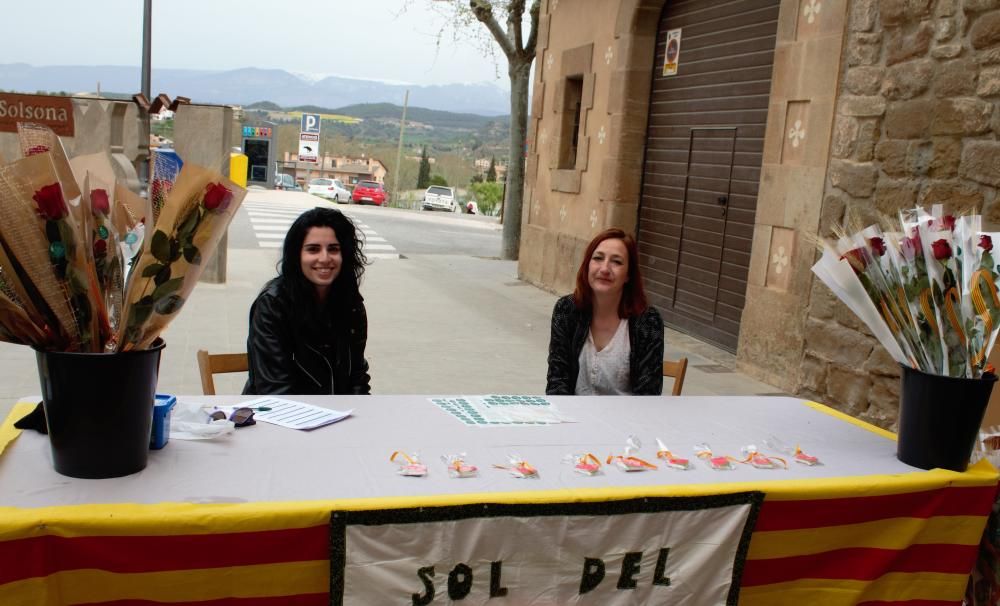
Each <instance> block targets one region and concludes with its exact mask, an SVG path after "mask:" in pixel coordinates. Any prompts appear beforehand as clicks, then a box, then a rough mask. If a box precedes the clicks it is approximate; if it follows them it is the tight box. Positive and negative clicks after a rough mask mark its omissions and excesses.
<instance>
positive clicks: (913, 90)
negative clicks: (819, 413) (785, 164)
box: [799, 0, 1000, 428]
mask: <svg viewBox="0 0 1000 606" xmlns="http://www.w3.org/2000/svg"><path fill="white" fill-rule="evenodd" d="M998 101H1000V0H851V5H850V9H849V24H848V31H847V32H846V40H845V44H844V52H843V54H842V65H841V80H840V83H839V92H838V102H837V106H836V116H835V120H834V127H833V138H832V142H831V150H830V155H831V160H830V165H829V170H828V172H827V180H826V187H825V191H824V196H823V206H822V213H821V217H820V226H819V227H820V235H821V236H830V235H832V233H833V232H832V229H833V227H834V226H835V225H836V224H838V223H840V222H841V221H843V220H844V219H845V217H847V216H856V217H858V218H860V219H861V220H863V221H864V222H865V223H866V224H867V223H871V222H874V221H876V220H877V219H878V217H879V216H880V215H888V216H891V217H895V216H896V215H897V212H898V211H899V210H900V209H904V208H912V207H913V206H915V205H918V204H919V205H924V206H929V205H931V204H936V203H943V204H944V205H945V206H946V208H948V209H950V210H953V211H955V210H962V209H969V208H973V209H976V210H978V211H981V212H982V213H983V215H984V220H985V222H986V223H993V224H994V227H993V228H995V224H997V223H1000V201H998V199H997V187H998V186H1000V142H998V140H997V135H998V133H1000V110H998V107H997V105H998ZM805 335H806V339H805V351H804V357H803V362H802V366H801V369H800V374H799V384H800V389H799V391H800V393H802V394H804V395H808V396H811V397H813V398H815V399H817V400H818V401H821V402H825V403H828V404H831V405H834V406H837V407H838V408H840V409H842V410H843V411H845V412H847V413H848V414H851V415H853V416H856V417H859V418H861V419H864V420H866V421H870V422H872V423H875V424H878V425H881V426H883V427H888V428H892V427H894V426H895V423H896V417H897V405H898V400H899V379H898V377H899V370H898V367H897V365H896V363H895V362H894V361H893V360H892V358H891V357H890V356H889V355H888V354H887V353H886V352H885V350H884V349H883V348H882V346H881V345H879V344H878V343H877V341H876V340H875V339H874V338H873V337H872V336H871V334H870V333H869V332H868V330H867V329H866V328H865V327H864V326H863V325H862V324H861V323H860V322H858V321H857V320H856V319H855V318H854V316H853V315H852V314H851V313H850V312H849V311H848V310H847V309H846V307H845V306H844V305H843V304H841V303H840V302H839V301H837V300H835V299H834V297H833V295H832V294H831V293H830V291H829V290H828V289H827V288H826V287H825V286H824V285H823V284H822V283H820V282H819V281H818V280H816V279H815V278H814V279H813V283H812V287H811V292H810V297H809V305H808V309H807V317H806V330H805Z"/></svg>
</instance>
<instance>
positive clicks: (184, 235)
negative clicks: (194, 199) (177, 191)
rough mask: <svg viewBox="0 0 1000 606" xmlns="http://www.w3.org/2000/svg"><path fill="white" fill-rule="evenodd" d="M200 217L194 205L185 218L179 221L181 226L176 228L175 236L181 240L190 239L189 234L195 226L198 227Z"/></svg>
mask: <svg viewBox="0 0 1000 606" xmlns="http://www.w3.org/2000/svg"><path fill="white" fill-rule="evenodd" d="M200 219H201V213H200V211H199V210H198V207H197V206H196V207H194V208H193V209H192V210H191V212H190V214H188V216H187V218H185V219H184V221H182V222H181V226H180V228H179V229H178V230H177V237H178V238H180V239H181V240H182V241H183V240H190V239H191V234H193V233H194V230H195V228H196V227H198V223H199V222H200Z"/></svg>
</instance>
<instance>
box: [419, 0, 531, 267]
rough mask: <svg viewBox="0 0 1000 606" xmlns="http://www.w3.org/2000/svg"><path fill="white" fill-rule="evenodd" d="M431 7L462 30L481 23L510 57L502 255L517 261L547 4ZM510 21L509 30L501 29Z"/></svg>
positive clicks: (486, 0)
mask: <svg viewBox="0 0 1000 606" xmlns="http://www.w3.org/2000/svg"><path fill="white" fill-rule="evenodd" d="M529 2H530V4H529ZM431 3H432V4H437V5H439V6H441V7H444V8H443V10H442V12H443V13H446V14H447V17H448V19H449V23H450V24H451V26H452V27H454V28H455V31H456V32H462V33H465V32H470V31H471V28H470V27H469V25H471V22H472V21H478V22H479V23H481V24H482V26H483V27H484V28H485V29H486V31H487V32H489V34H490V36H491V37H492V38H493V41H494V44H495V46H493V47H491V49H490V50H491V51H492V50H493V49H495V48H496V47H499V48H500V51H501V52H502V53H503V56H504V57H505V58H506V59H507V75H508V76H509V78H510V141H509V144H508V154H507V157H508V158H509V159H510V160H509V162H508V164H507V184H508V186H507V193H506V196H507V199H506V200H505V201H504V220H503V240H502V243H501V249H500V256H501V257H503V258H504V259H517V255H518V253H519V251H520V248H521V207H522V201H523V200H524V168H525V167H524V144H525V141H526V140H527V137H528V84H529V80H530V76H531V64H532V62H533V61H534V60H535V45H536V42H537V41H538V16H539V13H540V11H541V4H542V3H541V0H433V2H431ZM526 17H527V24H525V20H526V19H525V18H526ZM504 22H505V23H506V27H504V26H503V25H501V23H504ZM525 25H527V32H525V27H524V26H525ZM480 31H481V30H480ZM472 35H473V36H474V35H475V34H472Z"/></svg>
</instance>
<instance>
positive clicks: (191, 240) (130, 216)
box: [0, 124, 246, 353]
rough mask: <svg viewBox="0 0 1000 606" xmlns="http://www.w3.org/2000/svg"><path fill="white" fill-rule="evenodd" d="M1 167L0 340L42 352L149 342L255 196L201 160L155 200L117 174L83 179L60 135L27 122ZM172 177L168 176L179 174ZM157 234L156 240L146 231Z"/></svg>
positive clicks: (127, 347) (128, 347) (163, 187)
mask: <svg viewBox="0 0 1000 606" xmlns="http://www.w3.org/2000/svg"><path fill="white" fill-rule="evenodd" d="M18 130H19V134H20V141H21V149H22V154H23V155H24V157H23V158H22V159H20V160H17V161H15V162H12V163H9V164H5V165H3V166H0V340H4V341H8V342H12V343H20V344H26V345H30V346H32V347H34V348H35V349H38V350H40V351H66V352H91V353H101V352H106V353H112V352H117V351H128V350H134V349H143V348H146V347H148V346H149V345H150V344H151V343H152V342H153V341H154V340H155V339H156V338H157V336H158V335H159V333H160V332H161V331H162V330H163V329H164V328H165V327H166V325H167V323H168V322H169V321H170V320H171V319H172V318H173V317H175V316H176V314H177V312H178V311H179V310H180V309H181V307H182V306H183V304H184V301H185V300H186V299H187V297H188V296H189V295H190V293H191V290H192V289H193V288H194V286H195V284H196V282H197V280H198V278H199V276H200V275H201V271H202V268H203V267H204V262H205V261H206V260H207V259H208V258H210V256H211V255H212V253H213V252H214V250H215V247H216V245H217V244H218V242H219V240H220V239H221V237H222V235H223V234H224V233H225V230H226V228H227V227H228V225H229V221H230V220H231V219H232V217H233V215H234V214H235V212H236V210H237V208H238V207H239V204H240V202H242V200H243V196H244V195H245V194H246V191H245V190H244V189H242V188H240V187H239V186H237V185H235V184H234V183H232V182H231V181H229V180H228V179H226V178H224V177H223V176H221V175H219V174H217V173H214V172H212V171H209V170H207V169H204V168H200V167H197V166H193V165H188V166H185V167H184V168H183V169H182V170H181V172H180V173H179V174H178V175H176V183H174V182H169V183H168V182H167V176H166V175H160V179H159V180H161V181H163V183H162V184H161V193H162V194H163V197H162V199H161V202H162V205H161V207H160V208H159V211H160V212H159V220H156V221H155V223H153V221H154V219H153V212H152V206H151V204H150V203H149V202H147V200H144V199H143V198H141V197H139V196H138V195H136V194H134V193H133V192H131V191H130V190H128V188H126V187H124V186H123V185H122V184H121V183H114V181H113V175H111V174H110V173H104V171H102V170H99V169H96V168H95V169H94V172H91V168H90V167H97V166H100V165H102V164H103V165H107V166H110V163H107V162H103V163H102V162H95V161H94V159H93V158H91V159H90V160H88V161H86V162H81V163H80V166H88V167H89V168H88V169H87V170H86V172H84V174H74V170H73V166H72V162H71V161H70V160H69V159H68V158H67V156H66V153H65V151H64V150H63V147H62V145H61V144H60V143H59V139H58V137H56V136H55V134H53V133H52V132H51V131H50V130H48V129H47V128H46V127H43V126H38V125H29V124H20V125H18ZM173 177H174V175H170V178H173ZM148 234H152V235H151V236H147V235H148Z"/></svg>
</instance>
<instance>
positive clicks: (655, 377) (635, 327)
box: [545, 295, 663, 396]
mask: <svg viewBox="0 0 1000 606" xmlns="http://www.w3.org/2000/svg"><path fill="white" fill-rule="evenodd" d="M589 332H590V312H585V311H582V310H580V309H577V307H576V304H575V303H574V302H573V295H566V296H565V297H562V298H560V299H559V300H558V301H556V306H555V308H554V309H553V310H552V336H551V338H550V340H549V372H548V378H547V381H546V386H545V393H546V394H548V395H553V396H555V395H573V394H574V392H575V391H576V378H577V375H578V374H579V372H580V351H582V350H583V345H584V343H586V342H587V334H588V333H589ZM628 338H629V345H630V347H631V352H630V354H629V381H630V383H631V388H632V389H631V391H632V395H636V396H650V395H655V396H658V395H661V394H662V393H663V320H662V319H660V314H659V312H657V311H656V310H655V309H654V308H652V307H649V308H647V309H646V311H644V312H642V313H641V314H640V315H638V316H634V317H631V318H629V319H628Z"/></svg>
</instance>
